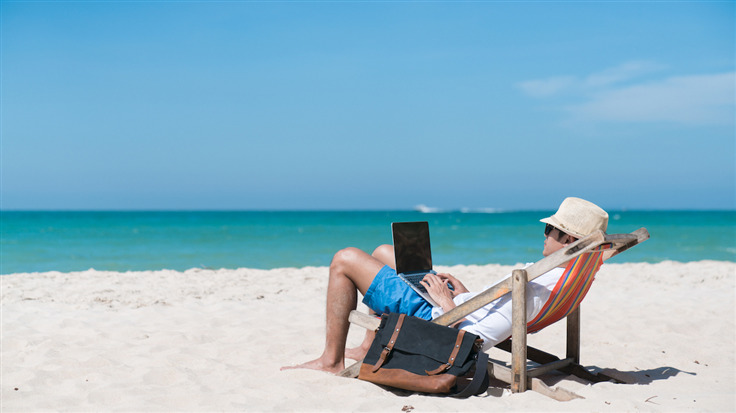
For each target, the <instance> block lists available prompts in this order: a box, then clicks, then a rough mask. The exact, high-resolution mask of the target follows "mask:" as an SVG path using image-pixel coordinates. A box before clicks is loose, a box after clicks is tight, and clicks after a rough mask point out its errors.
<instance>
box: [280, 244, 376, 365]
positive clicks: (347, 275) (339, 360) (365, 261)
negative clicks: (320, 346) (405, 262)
mask: <svg viewBox="0 0 736 413" xmlns="http://www.w3.org/2000/svg"><path fill="white" fill-rule="evenodd" d="M383 265H384V264H383V263H381V262H380V261H378V260H377V259H375V258H373V257H372V256H370V255H368V254H367V253H365V252H363V251H361V250H359V249H356V248H346V249H343V250H340V251H338V252H337V253H336V254H335V256H334V257H333V259H332V263H331V264H330V278H329V281H328V284H327V314H326V325H325V327H326V337H325V349H324V351H323V352H322V355H321V356H320V357H319V358H317V359H315V360H312V361H308V362H306V363H303V364H299V365H296V366H285V367H282V368H281V369H282V370H285V369H290V368H306V369H315V370H324V371H328V372H332V373H338V372H340V371H342V370H343V369H344V368H345V341H346V340H347V335H348V329H349V328H350V322H349V321H348V315H349V314H350V311H352V310H354V309H355V308H356V306H357V299H358V298H357V297H358V294H357V291H360V292H361V294H365V292H366V290H367V289H368V287H370V285H371V282H373V278H374V277H375V276H376V274H377V273H378V271H379V270H380V269H381V267H383Z"/></svg>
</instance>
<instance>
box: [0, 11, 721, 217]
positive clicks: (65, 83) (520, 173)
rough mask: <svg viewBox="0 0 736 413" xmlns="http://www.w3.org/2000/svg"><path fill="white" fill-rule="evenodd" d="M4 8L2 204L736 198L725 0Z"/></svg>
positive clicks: (685, 204)
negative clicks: (720, 0)
mask: <svg viewBox="0 0 736 413" xmlns="http://www.w3.org/2000/svg"><path fill="white" fill-rule="evenodd" d="M1 7H2V9H1V10H0V12H1V18H2V21H1V23H2V29H1V30H2V49H1V54H2V56H1V57H2V91H1V93H2V96H1V97H2V107H1V111H2V113H1V115H2V119H1V120H2V126H1V132H2V142H1V149H2V153H1V154H0V156H1V160H2V171H1V172H2V174H1V176H0V179H1V185H2V199H1V203H2V205H1V207H2V208H3V209H405V208H412V207H414V206H415V205H418V204H425V205H429V206H433V207H439V208H463V207H467V208H501V209H554V208H556V207H557V206H558V205H559V203H560V201H561V200H562V199H563V198H564V197H565V196H571V195H572V196H580V197H584V198H587V199H590V200H592V201H594V202H596V203H598V204H600V205H601V206H604V207H605V208H608V209H615V208H630V209H638V208H642V209H657V208H662V209H670V208H674V209H733V208H736V136H735V135H734V131H735V127H736V126H735V123H736V122H735V120H734V116H735V115H734V113H735V104H734V99H735V75H734V73H735V70H736V69H735V56H734V50H735V44H734V43H735V41H734V39H735V31H734V25H735V23H734V22H735V20H736V18H735V10H734V2H731V1H728V2H708V1H699V2H683V1H678V2H667V1H664V2H636V1H633V2H573V1H567V2H553V1H550V2H536V1H534V2H492V1H489V2H309V1H304V2H300V1H293V2H237V1H220V2H196V1H194V2H192V1H187V2H177V1H160V2H155V1H151V2H146V1H130V2H126V1H119V2H114V1H104V2H103V1H100V2H70V1H59V2H44V1H33V2H24V1H3V2H2V3H1Z"/></svg>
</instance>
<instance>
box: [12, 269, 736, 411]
mask: <svg viewBox="0 0 736 413" xmlns="http://www.w3.org/2000/svg"><path fill="white" fill-rule="evenodd" d="M439 269H440V270H443V271H449V272H451V273H453V274H455V275H457V276H458V277H459V278H460V279H462V280H463V281H465V283H466V285H467V286H469V287H470V288H471V289H472V288H481V287H482V286H483V285H485V284H487V283H488V282H490V281H493V280H495V279H498V278H500V277H501V276H503V275H504V274H506V273H507V272H509V271H510V270H511V269H512V267H510V266H499V265H488V266H482V267H478V266H456V267H441V268H439ZM326 280H327V269H326V268H303V269H289V268H285V269H278V270H271V271H262V270H251V269H239V270H220V271H209V270H190V271H186V272H184V273H181V272H174V271H159V272H130V273H114V272H101V271H94V270H90V271H84V272H78V273H69V274H63V273H55V272H51V273H43V274H12V275H6V276H2V277H0V282H1V283H2V360H1V361H2V393H1V394H0V397H1V399H2V411H3V412H15V411H34V412H35V411H46V410H54V411H56V410H61V411H107V410H116V411H183V410H186V411H390V412H391V411H392V412H400V411H402V409H403V410H405V411H411V410H414V411H416V412H423V411H481V410H485V411H601V412H609V411H616V412H618V411H662V412H672V411H718V412H721V411H723V412H726V411H734V410H736V399H735V396H734V394H736V384H735V383H736V378H735V377H734V371H735V367H736V366H735V363H734V352H735V346H734V342H735V341H736V331H735V330H734V318H735V315H736V314H735V312H736V306H735V301H736V300H735V292H736V288H735V285H734V284H735V280H736V263H728V262H713V261H704V262H698V263H687V264H681V263H673V262H663V263H660V264H608V265H606V266H604V267H603V269H602V270H601V271H600V273H599V274H598V277H597V280H596V282H595V283H594V285H593V288H592V290H591V291H590V293H589V295H588V297H587V298H586V300H585V302H584V303H583V310H582V311H583V312H582V317H583V327H582V330H583V331H582V334H583V343H582V363H583V364H584V365H585V366H588V367H590V368H591V369H593V370H594V371H600V370H601V369H614V370H618V371H620V372H625V373H627V374H628V375H629V376H631V377H632V378H633V379H634V380H636V384H614V383H599V384H595V385H588V384H581V383H579V382H577V381H574V380H563V381H561V382H560V383H558V385H559V386H561V387H564V388H566V389H568V390H571V391H574V392H576V393H578V394H580V395H581V396H583V397H585V399H581V400H574V401H570V402H557V401H554V400H552V399H549V398H547V397H545V396H542V395H540V394H538V393H534V392H527V393H524V394H511V393H509V392H508V391H507V390H503V389H500V388H492V389H489V392H488V394H487V395H485V396H482V397H474V398H471V399H467V400H457V399H452V398H445V397H433V396H424V395H416V394H413V395H408V396H407V395H406V394H402V393H394V392H390V391H387V390H384V389H383V388H381V387H378V386H375V385H373V384H370V383H366V382H363V381H360V380H355V379H344V378H339V377H336V376H332V375H329V374H326V373H321V372H316V371H308V370H291V371H283V372H282V371H279V367H281V366H283V365H287V364H293V363H297V362H303V361H306V360H309V359H311V358H314V357H316V356H318V355H319V354H320V352H321V350H322V345H323V340H324V337H323V334H324V299H325V297H324V296H325V289H326ZM362 333H363V331H361V329H360V328H358V327H355V328H353V329H352V330H351V337H350V343H349V344H353V345H354V344H357V343H358V342H360V339H361V338H362ZM563 334H564V323H558V324H556V325H554V326H551V327H549V328H548V329H546V330H544V331H543V332H541V333H539V334H536V335H533V336H531V337H530V344H531V345H535V346H539V347H542V348H545V349H546V350H551V351H552V352H555V353H556V354H560V355H561V354H562V353H564V339H563ZM496 352H498V354H496ZM501 354H502V353H501V352H500V351H499V350H495V349H494V350H493V351H492V354H491V355H492V357H495V358H500V357H502V356H501ZM405 406H409V407H406V408H405Z"/></svg>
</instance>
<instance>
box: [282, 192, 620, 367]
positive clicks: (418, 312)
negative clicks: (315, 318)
mask: <svg viewBox="0 0 736 413" xmlns="http://www.w3.org/2000/svg"><path fill="white" fill-rule="evenodd" d="M541 222H543V223H545V224H547V226H546V227H545V230H544V236H545V241H544V249H543V251H542V254H543V255H544V256H545V257H546V256H548V255H550V254H552V253H554V252H555V251H558V250H560V249H562V248H564V247H566V246H567V245H569V244H571V243H573V242H575V241H576V240H577V239H579V238H583V237H585V236H587V235H589V234H591V233H593V232H594V231H596V230H602V231H605V230H606V228H607V227H608V214H607V213H606V211H604V210H603V209H601V208H600V207H598V206H597V205H595V204H593V203H591V202H589V201H585V200H583V199H580V198H566V199H565V200H564V201H563V202H562V204H561V205H560V208H559V209H558V210H557V212H556V213H555V214H554V215H552V216H551V217H549V218H545V219H542V220H541ZM393 266H395V264H394V258H393V247H392V246H390V245H383V246H381V247H378V248H377V249H376V250H375V251H374V252H373V254H372V255H368V254H367V253H365V252H363V251H361V250H358V249H356V248H346V249H343V250H340V251H338V252H337V253H336V254H335V256H334V257H333V260H332V263H331V264H330V275H329V281H328V284H327V321H326V340H325V348H324V351H323V353H322V355H321V356H320V357H319V358H317V359H315V360H312V361H308V362H306V363H303V364H299V365H296V366H287V367H282V370H284V369H290V368H309V369H316V370H324V371H328V372H332V373H337V372H340V371H342V370H343V369H344V368H345V357H346V356H347V357H350V358H354V359H358V360H359V359H362V358H363V356H364V355H365V352H366V351H367V347H368V345H369V344H370V341H371V336H372V335H371V334H370V333H369V334H368V335H367V336H366V340H364V342H363V345H361V346H360V347H358V348H355V349H350V350H348V351H347V353H346V349H345V342H346V340H347V334H348V329H349V327H350V322H349V321H348V315H349V314H350V311H352V310H354V309H355V308H356V305H357V297H358V291H360V293H361V294H363V296H364V298H363V303H365V304H366V305H367V306H368V307H369V308H370V309H371V310H372V311H375V312H376V313H379V314H380V313H384V312H397V313H403V314H408V315H413V316H417V317H421V318H424V319H427V320H429V319H433V318H437V317H439V316H440V315H441V314H443V313H445V312H447V311H449V310H451V309H452V308H455V307H456V306H457V305H459V304H462V303H464V302H465V301H468V300H469V299H470V298H472V297H474V296H475V295H476V294H477V293H470V292H469V291H468V289H467V288H465V286H464V285H463V284H462V282H460V280H458V279H457V278H455V277H453V276H452V275H450V274H427V276H425V277H424V280H422V283H423V284H424V286H425V287H426V288H427V291H428V292H429V295H430V296H431V297H432V299H434V301H435V302H437V304H438V307H434V308H433V307H432V305H431V304H429V303H428V302H427V301H426V300H424V299H423V298H421V297H420V296H419V295H418V294H417V293H416V292H414V290H412V289H411V288H409V287H408V286H407V285H406V284H404V283H403V282H402V281H400V280H399V278H398V277H397V276H396V271H395V270H394V269H393V268H392V267H393ZM563 272H564V267H558V268H555V269H553V270H551V271H549V272H547V273H545V274H543V275H541V276H540V277H538V278H536V279H534V280H532V281H530V282H529V286H528V287H527V309H526V310H527V319H529V320H532V319H533V318H534V317H535V316H536V315H537V314H538V313H539V311H540V310H541V309H542V307H543V306H544V304H545V303H546V301H547V299H548V298H549V296H550V294H551V292H552V290H553V288H554V286H555V284H556V283H557V281H558V279H559V278H560V276H561V275H562V273H563ZM448 284H450V285H452V287H453V289H450V288H449V287H448ZM456 327H457V328H461V329H464V330H467V331H469V332H471V333H474V334H477V335H479V336H480V337H481V338H482V339H483V340H484V345H483V347H484V349H488V348H491V347H493V346H495V345H496V344H498V343H499V342H501V341H503V340H505V339H506V338H508V337H509V336H510V335H511V297H510V296H509V295H507V296H504V297H501V298H499V299H497V300H495V301H493V302H491V303H490V304H488V305H486V306H485V307H483V308H481V309H479V310H477V311H475V312H474V313H472V314H469V315H468V316H467V317H465V318H464V319H463V320H462V321H461V322H459V323H458V324H457V325H456Z"/></svg>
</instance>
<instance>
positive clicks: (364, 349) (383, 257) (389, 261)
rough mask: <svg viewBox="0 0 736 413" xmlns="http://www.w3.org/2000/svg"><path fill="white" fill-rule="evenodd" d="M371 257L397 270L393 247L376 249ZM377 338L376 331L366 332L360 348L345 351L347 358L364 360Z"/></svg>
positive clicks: (384, 246) (385, 246)
mask: <svg viewBox="0 0 736 413" xmlns="http://www.w3.org/2000/svg"><path fill="white" fill-rule="evenodd" d="M371 255H372V256H373V258H375V259H377V260H378V261H380V262H381V263H383V264H384V265H388V266H389V267H391V268H394V269H395V268H396V258H395V256H394V246H393V245H388V244H384V245H381V246H379V247H378V248H376V249H375V250H374V251H373V254H371ZM369 314H375V312H374V311H373V310H369ZM375 336H376V332H375V331H373V330H366V331H365V337H364V338H363V342H362V343H361V344H360V345H359V346H358V347H353V348H349V349H347V350H345V357H346V358H350V359H353V360H363V358H365V355H366V353H368V349H369V348H370V347H371V343H373V339H374V338H375Z"/></svg>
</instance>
